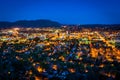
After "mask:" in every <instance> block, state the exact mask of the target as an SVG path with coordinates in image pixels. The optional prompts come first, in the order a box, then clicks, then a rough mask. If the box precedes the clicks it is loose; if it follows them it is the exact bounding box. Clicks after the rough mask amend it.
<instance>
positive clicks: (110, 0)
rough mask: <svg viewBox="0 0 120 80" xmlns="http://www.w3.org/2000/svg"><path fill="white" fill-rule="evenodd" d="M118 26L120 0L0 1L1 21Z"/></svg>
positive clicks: (119, 20) (119, 21)
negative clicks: (47, 21) (43, 21)
mask: <svg viewBox="0 0 120 80" xmlns="http://www.w3.org/2000/svg"><path fill="white" fill-rule="evenodd" d="M36 19H50V20H54V21H58V22H60V23H64V24H120V0H0V21H16V20H36Z"/></svg>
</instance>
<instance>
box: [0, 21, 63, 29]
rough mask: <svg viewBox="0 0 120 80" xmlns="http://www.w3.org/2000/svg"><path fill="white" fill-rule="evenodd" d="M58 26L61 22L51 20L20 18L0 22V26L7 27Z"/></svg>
mask: <svg viewBox="0 0 120 80" xmlns="http://www.w3.org/2000/svg"><path fill="white" fill-rule="evenodd" d="M15 26H17V27H60V26H61V24H60V23H58V22H55V21H51V20H29V21H28V20H21V21H16V22H0V28H8V27H15Z"/></svg>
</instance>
